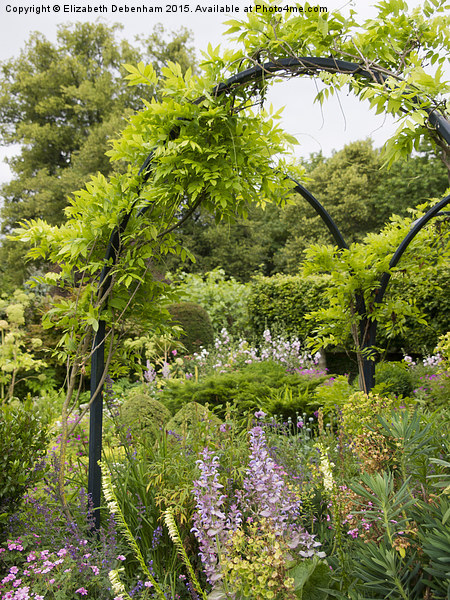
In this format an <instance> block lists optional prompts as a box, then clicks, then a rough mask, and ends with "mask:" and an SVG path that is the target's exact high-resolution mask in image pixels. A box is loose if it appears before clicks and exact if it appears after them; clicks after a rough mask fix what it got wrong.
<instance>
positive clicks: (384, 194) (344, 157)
mask: <svg viewBox="0 0 450 600" xmlns="http://www.w3.org/2000/svg"><path fill="white" fill-rule="evenodd" d="M310 160H311V163H310V165H311V166H312V169H311V168H310V167H309V165H308V163H306V169H307V173H308V176H309V177H310V178H311V181H310V182H308V183H307V184H306V187H307V188H308V190H309V191H311V192H312V193H313V194H314V196H316V198H317V199H318V200H319V201H320V202H321V203H322V204H323V205H324V206H325V208H326V209H327V211H328V212H329V213H330V215H331V217H332V218H333V219H334V221H335V222H336V224H337V225H338V227H339V229H340V230H341V232H342V234H343V236H344V238H345V240H346V241H347V243H348V244H350V243H353V242H361V241H362V240H363V238H364V237H365V236H366V235H367V234H368V233H377V232H378V231H380V230H381V229H382V228H383V227H384V226H385V225H386V224H387V223H388V222H389V219H390V217H391V215H393V214H396V215H399V216H406V215H407V214H408V209H410V208H415V207H417V206H418V205H419V204H421V203H423V202H424V201H425V200H427V199H429V198H441V197H442V196H443V195H444V193H445V190H446V188H447V186H448V178H447V170H446V168H445V167H444V165H443V164H442V162H441V160H440V159H439V158H437V156H436V154H435V153H434V151H433V148H432V147H431V145H430V144H423V145H422V146H421V150H420V152H418V153H415V154H414V155H413V156H410V157H409V159H408V160H399V161H397V162H395V163H393V164H392V166H391V168H390V169H389V170H386V169H383V170H382V163H383V160H382V157H381V153H380V150H378V149H374V148H373V147H372V142H371V141H370V140H365V141H357V142H352V143H350V144H348V145H346V146H345V147H344V148H343V149H342V150H339V151H338V152H334V153H333V155H332V156H331V157H330V158H324V157H322V156H321V155H319V156H312V157H311V159H310ZM280 219H281V221H282V223H283V226H284V228H285V230H286V245H285V246H284V247H283V248H281V249H280V251H279V252H278V253H277V255H276V257H275V264H276V268H277V270H279V271H282V272H285V273H297V272H298V270H299V267H300V263H301V262H302V261H303V259H304V253H305V251H306V250H307V248H308V247H309V246H310V245H311V244H328V243H333V240H332V238H331V235H330V234H329V232H328V229H327V228H326V227H325V226H324V224H323V221H322V220H321V218H320V217H319V216H318V215H317V213H316V212H315V211H314V210H313V209H312V208H311V207H310V206H309V204H308V203H307V202H306V200H304V199H303V198H302V197H301V196H296V198H295V200H294V203H293V204H291V205H288V206H287V207H286V209H285V210H284V211H282V212H281V213H280Z"/></svg>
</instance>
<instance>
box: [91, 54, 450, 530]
mask: <svg viewBox="0 0 450 600" xmlns="http://www.w3.org/2000/svg"><path fill="white" fill-rule="evenodd" d="M283 71H284V72H285V73H290V74H291V75H292V76H300V75H307V76H312V75H314V74H316V73H318V72H320V71H327V72H329V73H346V74H350V75H352V76H354V77H361V78H363V79H368V80H372V81H374V82H376V83H381V84H382V83H383V82H384V81H385V79H386V76H385V75H384V74H383V73H382V72H381V71H380V70H379V69H377V68H376V67H372V68H371V69H370V70H368V69H366V68H364V66H362V65H360V64H356V63H351V62H347V61H342V60H336V59H334V58H320V57H305V58H286V59H281V60H279V61H277V62H268V63H265V64H263V65H255V66H254V67H252V68H249V69H247V70H245V71H242V72H240V73H238V74H236V75H234V76H233V77H231V78H230V79H228V81H226V82H224V83H220V84H218V85H217V86H216V87H215V88H214V90H213V93H214V94H215V95H217V96H218V95H222V94H230V95H232V94H233V91H234V90H236V89H237V88H240V87H242V86H245V85H247V84H249V83H259V82H261V81H262V80H263V79H264V78H266V79H267V78H268V77H270V76H274V75H276V74H277V73H279V72H283ZM201 100H202V98H199V99H198V100H197V102H200V101H201ZM427 112H428V120H429V122H430V124H431V125H432V126H433V127H434V128H435V129H436V131H437V133H438V134H439V135H440V136H441V137H442V138H443V139H444V140H445V141H446V142H447V143H448V144H450V122H449V121H448V120H446V119H445V118H444V117H443V116H442V115H441V114H439V113H437V112H436V111H434V110H432V109H428V110H427ZM172 135H173V136H176V135H177V132H176V129H174V130H173V132H172ZM152 157H153V152H151V153H150V154H149V155H148V156H147V158H146V159H145V161H144V163H143V165H142V166H141V168H140V171H139V174H140V175H142V176H143V183H142V187H143V186H144V185H145V183H146V181H147V179H148V177H149V167H150V165H151V162H152ZM294 183H295V187H294V190H295V191H296V192H298V193H299V194H301V195H302V196H303V198H304V199H305V200H306V201H307V202H308V203H309V204H310V205H311V206H312V207H313V208H314V210H315V211H316V212H317V213H318V214H319V216H320V217H321V218H322V220H323V221H324V224H325V225H326V226H327V227H328V229H329V231H330V233H331V234H332V236H333V238H334V240H335V242H336V244H337V246H338V247H339V248H341V249H342V248H347V247H348V246H347V244H346V242H345V240H344V238H343V236H342V234H341V232H340V231H339V228H338V227H337V225H336V223H335V222H334V221H333V219H332V218H331V216H330V215H329V214H328V212H327V211H326V209H325V208H324V207H323V206H322V205H321V203H320V202H319V201H318V200H317V199H316V198H315V197H314V196H313V195H312V194H311V193H310V192H309V191H308V190H306V189H305V188H304V187H303V186H302V185H301V184H300V183H298V182H297V181H295V180H294ZM141 189H142V188H141ZM139 191H140V190H139ZM138 195H139V193H138ZM449 203H450V196H447V197H445V198H443V199H442V200H441V201H440V202H439V203H438V204H436V205H435V206H433V207H432V208H431V209H430V210H429V211H428V212H427V213H426V214H425V215H424V216H423V217H422V218H421V219H420V220H419V221H417V222H416V223H415V224H414V226H413V227H412V228H411V230H410V231H409V233H408V234H407V236H406V237H405V239H404V240H403V241H402V243H401V244H400V246H399V247H398V249H397V250H396V252H395V253H394V255H393V256H392V259H391V261H390V264H389V266H390V268H392V267H395V266H396V265H397V263H398V262H399V260H400V259H401V257H402V255H403V253H404V252H405V250H406V248H407V247H408V245H409V244H410V242H411V241H412V240H413V239H414V237H415V236H416V235H417V234H418V233H419V231H420V230H421V229H422V228H423V227H424V226H425V225H426V224H427V223H428V221H430V219H432V218H433V217H435V216H436V215H438V214H439V212H440V211H441V210H442V208H444V207H445V206H446V205H447V204H449ZM148 208H149V207H148V206H147V207H144V208H142V209H141V210H140V211H139V213H138V214H137V217H141V216H142V215H144V214H145V212H146V211H147V209H148ZM132 212H133V209H132V210H131V211H130V212H128V213H127V214H125V215H124V216H123V218H122V221H121V222H120V224H119V225H118V226H117V228H116V229H115V230H114V231H113V233H112V235H111V238H110V240H109V244H108V247H107V250H106V254H105V266H104V268H103V270H102V272H101V274H100V281H99V290H98V294H99V295H100V296H102V295H103V293H104V291H105V290H107V289H108V288H109V286H110V284H111V268H112V266H113V265H114V264H115V262H116V260H117V256H118V252H119V243H120V236H121V235H122V233H123V232H124V231H125V229H126V227H127V224H128V222H129V219H130V217H131V215H132ZM389 280H390V273H384V274H383V275H382V277H381V279H380V286H379V289H378V292H377V302H379V303H380V302H382V301H383V298H384V294H385V292H386V288H387V286H388V284H389ZM359 310H360V313H361V314H364V313H365V307H364V300H363V298H362V297H361V298H360V300H359ZM376 331H377V322H376V321H371V320H369V319H368V318H365V319H363V320H362V321H361V325H360V334H361V339H362V348H363V349H364V348H369V347H371V346H373V345H374V344H375V339H376ZM104 343H105V321H104V320H100V321H99V326H98V330H97V332H96V334H95V338H94V342H93V351H92V357H91V381H90V390H91V401H92V404H91V408H90V426H89V475H88V494H89V495H90V497H91V500H92V503H93V506H94V517H95V527H96V528H97V529H98V527H99V525H100V511H99V507H100V496H101V468H100V465H99V461H100V460H101V451H102V413H103V381H104V377H105V372H104V371H105V355H104ZM363 370H364V384H365V388H366V390H370V389H371V388H372V387H373V385H374V373H375V364H374V362H373V361H371V360H368V359H365V361H364V366H363Z"/></svg>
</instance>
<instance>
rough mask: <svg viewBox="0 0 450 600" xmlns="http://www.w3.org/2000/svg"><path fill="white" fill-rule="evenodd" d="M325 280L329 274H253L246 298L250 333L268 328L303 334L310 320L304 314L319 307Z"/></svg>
mask: <svg viewBox="0 0 450 600" xmlns="http://www.w3.org/2000/svg"><path fill="white" fill-rule="evenodd" d="M328 282H329V276H328V275H314V276H310V277H300V276H298V275H274V276H273V277H263V276H257V277H255V278H254V279H253V280H252V285H251V292H250V296H249V299H248V310H249V315H250V324H251V327H252V329H253V333H254V334H255V335H256V336H257V338H259V337H261V335H262V333H263V331H264V330H265V329H267V328H269V329H270V330H271V331H272V332H273V331H275V332H276V331H277V330H282V331H283V332H284V333H285V334H286V335H293V336H294V335H295V336H298V337H300V338H304V337H306V336H307V335H308V334H309V333H310V332H311V329H312V323H311V322H310V321H308V320H307V319H305V314H307V313H308V312H311V311H313V310H316V309H318V308H319V307H320V306H321V302H322V294H323V291H324V290H325V289H326V286H327V285H328Z"/></svg>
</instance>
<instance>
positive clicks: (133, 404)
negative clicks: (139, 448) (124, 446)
mask: <svg viewBox="0 0 450 600" xmlns="http://www.w3.org/2000/svg"><path fill="white" fill-rule="evenodd" d="M171 416H172V415H171V414H170V411H169V410H168V409H167V408H166V407H165V406H164V404H161V402H159V401H158V400H155V399H154V398H151V397H150V396H149V395H147V394H145V393H135V394H133V395H131V396H130V397H129V398H127V399H126V400H125V402H124V403H123V404H122V407H121V410H120V417H121V422H122V424H123V425H124V427H125V428H129V429H130V430H131V432H132V434H133V435H134V436H135V437H137V438H139V437H145V438H146V440H152V439H154V438H155V437H156V435H157V433H158V432H159V431H160V430H161V429H162V428H164V427H165V424H166V423H167V422H168V421H169V420H170V418H171Z"/></svg>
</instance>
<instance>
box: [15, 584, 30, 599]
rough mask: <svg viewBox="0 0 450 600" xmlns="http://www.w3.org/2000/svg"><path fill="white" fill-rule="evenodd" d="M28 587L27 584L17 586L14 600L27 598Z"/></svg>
mask: <svg viewBox="0 0 450 600" xmlns="http://www.w3.org/2000/svg"><path fill="white" fill-rule="evenodd" d="M29 589H30V588H29V587H28V586H25V587H23V588H19V589H18V590H17V591H16V593H15V594H14V600H28V598H29V597H30V596H29V595H28V590H29Z"/></svg>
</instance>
